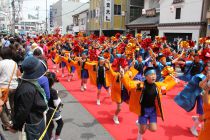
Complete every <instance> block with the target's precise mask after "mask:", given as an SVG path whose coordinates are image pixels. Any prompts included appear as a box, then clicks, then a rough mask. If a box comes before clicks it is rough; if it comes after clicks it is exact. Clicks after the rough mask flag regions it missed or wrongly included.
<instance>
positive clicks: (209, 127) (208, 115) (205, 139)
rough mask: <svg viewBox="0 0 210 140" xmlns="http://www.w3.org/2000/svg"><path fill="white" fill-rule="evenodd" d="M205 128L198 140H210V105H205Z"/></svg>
mask: <svg viewBox="0 0 210 140" xmlns="http://www.w3.org/2000/svg"><path fill="white" fill-rule="evenodd" d="M203 108H204V118H205V119H206V120H205V122H204V127H203V129H201V131H200V134H199V136H198V140H209V139H210V104H204V106H203Z"/></svg>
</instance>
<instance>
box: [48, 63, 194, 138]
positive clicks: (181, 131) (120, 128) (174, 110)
mask: <svg viewBox="0 0 210 140" xmlns="http://www.w3.org/2000/svg"><path fill="white" fill-rule="evenodd" d="M50 64H51V62H50ZM66 74H67V73H66ZM60 76H61V74H58V77H59V79H60V83H61V84H62V85H63V86H64V87H65V88H66V89H67V90H68V91H69V92H70V93H71V94H72V95H73V96H74V97H75V98H76V99H77V100H78V101H79V102H80V103H81V104H82V105H83V106H84V107H85V108H86V109H87V110H88V111H89V112H90V113H91V114H92V115H93V116H94V117H95V118H96V119H97V120H98V121H99V123H100V124H101V125H103V126H104V128H105V129H106V130H107V131H108V132H109V133H110V134H111V135H112V136H113V137H114V138H115V139H116V140H135V139H136V136H137V131H138V129H137V126H136V123H135V122H136V120H137V115H135V114H133V113H131V112H129V110H128V105H127V104H125V103H124V104H123V105H122V111H121V113H120V115H119V121H120V124H119V125H115V124H114V122H113V120H112V118H113V115H114V112H115V109H116V104H115V103H114V102H112V101H111V98H110V97H108V96H107V94H106V92H105V91H103V93H102V95H101V105H100V106H97V105H96V93H97V90H96V87H94V86H92V85H90V84H88V86H87V91H85V92H81V91H80V80H76V81H71V82H67V80H66V79H67V78H66V77H65V78H61V77H60ZM182 88H183V85H181V84H180V85H178V86H176V88H174V89H173V90H172V91H170V92H168V93H167V95H166V96H163V98H162V104H163V110H164V116H165V121H164V122H162V120H161V119H160V118H159V119H158V130H157V132H155V133H153V132H150V131H147V132H146V133H145V135H144V136H143V138H144V139H143V140H196V139H197V138H196V137H194V136H192V134H191V133H190V132H189V128H190V126H191V125H192V124H193V121H192V119H191V116H192V115H195V112H190V113H187V112H185V111H184V110H183V109H181V108H180V107H179V106H178V105H176V104H175V102H174V101H173V98H174V96H175V95H176V94H177V93H178V92H179V91H180V90H181V89H182ZM69 109H71V108H69Z"/></svg>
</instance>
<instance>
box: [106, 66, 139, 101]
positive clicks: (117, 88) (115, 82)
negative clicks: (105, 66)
mask: <svg viewBox="0 0 210 140" xmlns="http://www.w3.org/2000/svg"><path fill="white" fill-rule="evenodd" d="M130 72H131V73H133V74H134V75H136V74H137V73H138V71H136V70H135V69H134V68H131V69H130ZM107 74H108V75H109V77H110V79H111V84H112V86H111V99H112V101H114V102H116V103H122V98H121V88H122V83H121V76H120V73H119V72H115V71H114V70H113V69H112V68H110V70H109V71H108V72H107ZM133 77H134V76H133ZM133 77H131V79H133Z"/></svg>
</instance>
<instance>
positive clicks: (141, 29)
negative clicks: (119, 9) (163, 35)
mask: <svg viewBox="0 0 210 140" xmlns="http://www.w3.org/2000/svg"><path fill="white" fill-rule="evenodd" d="M142 2H143V4H144V8H143V9H142V10H141V13H139V15H141V16H140V17H139V18H137V19H135V20H133V21H131V22H129V23H128V24H127V25H126V27H127V29H128V30H129V32H130V33H132V34H136V33H141V34H142V35H143V37H146V36H151V37H152V38H154V37H155V36H156V35H158V24H159V14H160V4H159V1H158V0H143V1H142Z"/></svg>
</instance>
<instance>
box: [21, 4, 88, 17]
mask: <svg viewBox="0 0 210 140" xmlns="http://www.w3.org/2000/svg"><path fill="white" fill-rule="evenodd" d="M57 1H59V0H47V2H48V4H47V5H48V10H49V6H50V5H52V4H53V3H55V2H57ZM80 1H81V2H87V1H89V0H80ZM36 7H39V17H40V19H42V20H45V18H46V3H45V0H24V3H23V6H22V13H21V15H22V18H23V19H26V18H27V16H28V14H29V13H30V14H31V15H34V16H35V15H36V14H37V13H38V11H37V10H36ZM48 12H49V11H48Z"/></svg>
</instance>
